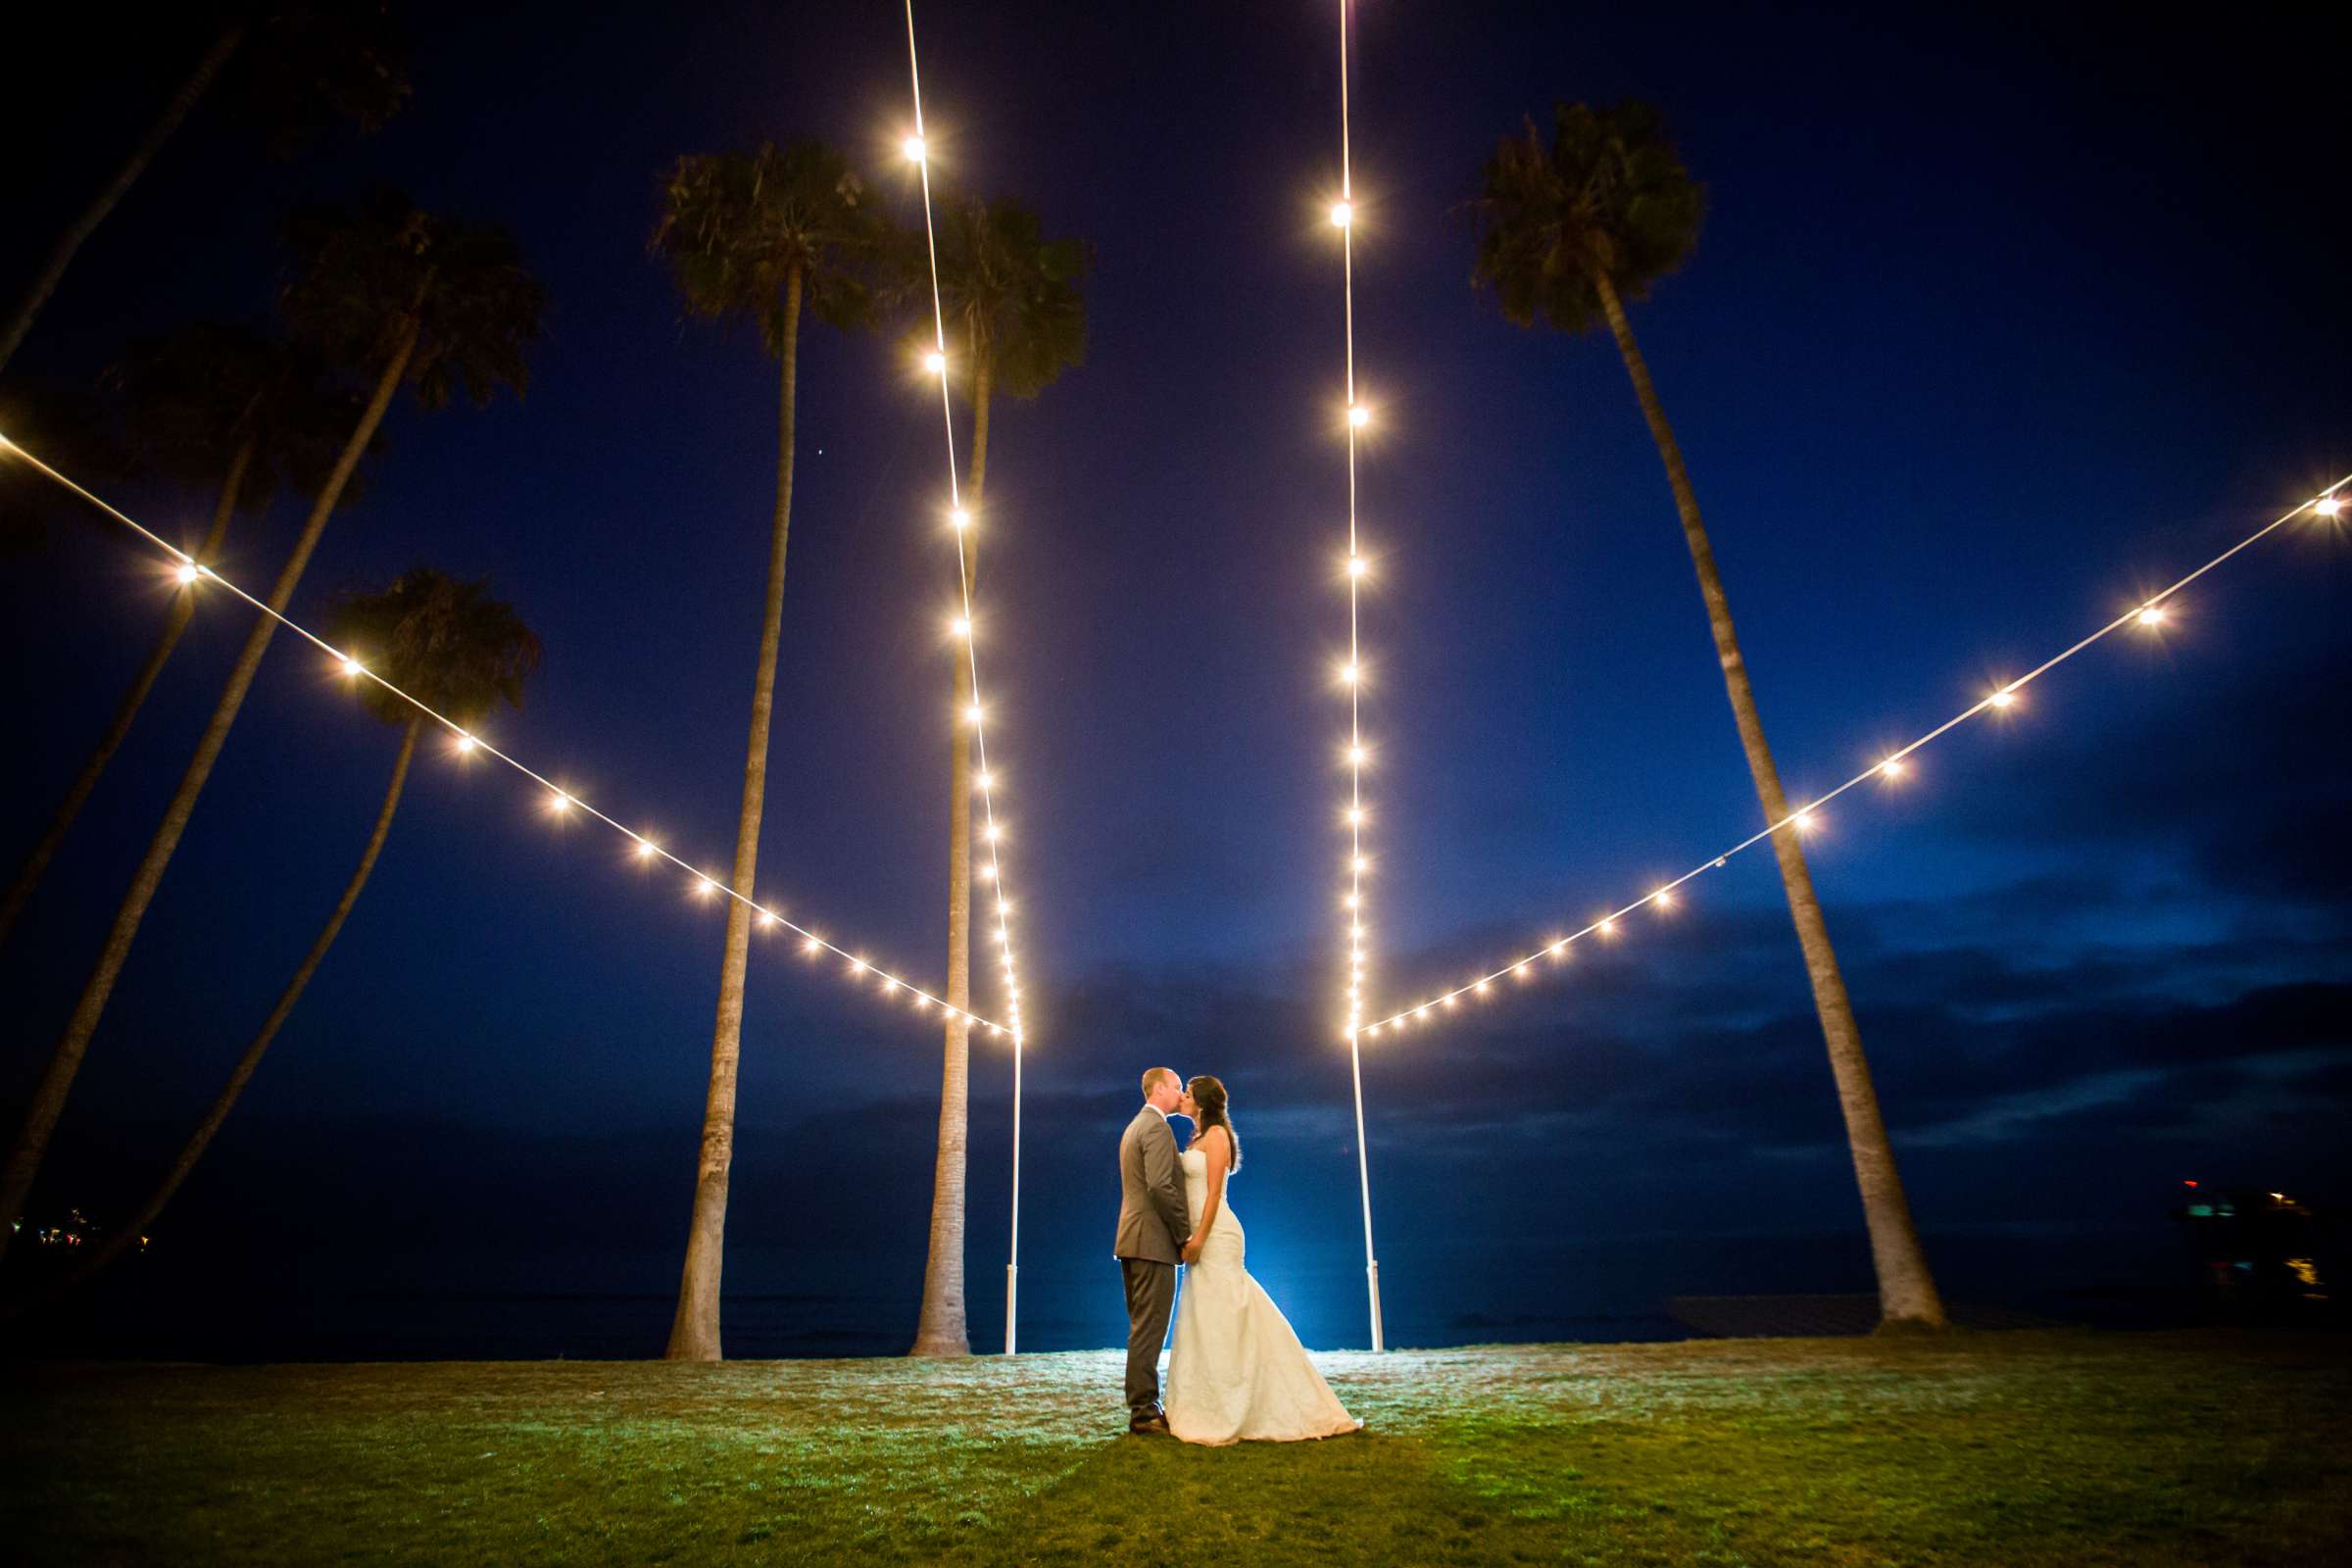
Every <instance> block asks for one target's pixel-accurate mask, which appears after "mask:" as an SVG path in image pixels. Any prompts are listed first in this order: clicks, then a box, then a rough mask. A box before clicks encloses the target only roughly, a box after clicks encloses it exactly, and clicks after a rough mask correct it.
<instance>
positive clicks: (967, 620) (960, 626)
mask: <svg viewBox="0 0 2352 1568" xmlns="http://www.w3.org/2000/svg"><path fill="white" fill-rule="evenodd" d="M948 630H950V631H952V632H954V633H955V634H956V636H958V637H969V636H970V635H971V634H972V621H971V617H970V616H969V615H957V616H956V618H955V619H954V620H951V621H949V622H948Z"/></svg>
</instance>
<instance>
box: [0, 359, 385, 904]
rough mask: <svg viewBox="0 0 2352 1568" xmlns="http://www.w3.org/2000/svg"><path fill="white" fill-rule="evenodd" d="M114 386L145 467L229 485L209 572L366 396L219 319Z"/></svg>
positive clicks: (13, 900)
mask: <svg viewBox="0 0 2352 1568" xmlns="http://www.w3.org/2000/svg"><path fill="white" fill-rule="evenodd" d="M107 380H108V381H109V382H110V383H111V384H112V385H113V386H114V387H115V388H116V389H117V390H119V391H120V393H121V394H122V396H123V401H124V402H125V403H126V404H127V405H128V409H129V415H130V422H131V425H132V428H133V430H134V432H135V448H136V456H137V459H138V460H140V461H141V466H144V467H145V468H147V469H148V470H150V471H153V472H158V473H160V474H161V475H162V476H164V477H165V478H168V479H171V480H172V481H174V482H177V483H181V484H186V485H191V486H193V485H197V484H218V485H219V487H220V492H219V499H218V500H217V501H216V502H215V503H214V506H213V521H212V526H211V528H210V529H209V530H207V531H206V533H205V536H204V542H203V543H201V544H199V545H198V546H197V547H196V549H195V551H194V552H193V555H194V557H195V560H196V561H197V562H198V563H199V564H205V565H210V564H213V563H214V562H215V561H217V560H219V559H220V554H221V542H222V540H223V539H224V538H225V537H226V535H227V532H228V523H229V518H230V516H231V515H233V514H234V513H236V512H238V511H240V510H244V511H252V512H258V511H262V510H265V509H267V508H268V506H269V504H270V497H271V496H272V494H273V493H274V491H275V489H276V484H277V480H278V478H279V476H280V475H281V474H292V475H296V476H298V482H299V480H300V479H305V478H307V479H312V480H315V479H316V478H317V477H318V475H319V473H320V472H322V471H323V470H325V469H326V467H327V466H328V465H329V463H331V459H332V454H333V452H334V450H335V449H336V448H339V447H340V446H341V445H342V443H343V439H344V436H345V434H346V433H347V432H348V431H349V430H350V428H351V422H352V420H353V418H355V417H357V414H358V410H359V399H358V398H357V397H355V396H353V395H351V394H350V393H349V391H348V390H346V389H345V388H342V387H339V386H336V385H335V384H333V382H332V381H331V380H330V379H329V378H328V377H327V375H326V374H325V368H324V367H323V366H321V365H320V364H319V361H318V359H317V358H316V357H315V356H313V355H308V354H305V353H303V352H302V351H300V350H298V349H296V348H294V347H293V346H291V345H288V344H283V343H277V342H272V341H271V340H270V339H268V338H266V337H264V336H262V335H261V334H260V333H257V332H254V331H251V330H249V329H247V328H244V327H236V326H221V325H217V324H213V323H209V322H207V323H200V324H198V325H195V326H190V327H186V328H183V329H182V330H180V331H178V332H175V333H173V334H172V336H170V337H168V338H165V339H162V340H160V341H156V340H149V341H145V342H141V343H138V344H134V345H133V347H132V350H131V353H130V355H129V356H128V357H127V359H126V360H125V361H124V363H123V365H121V366H119V367H117V368H115V369H114V370H112V371H110V372H109V374H108V376H107ZM195 609H196V590H195V589H194V588H193V587H182V588H180V589H179V591H178V592H177V593H176V594H175V595H174V596H173V598H172V608H171V610H170V611H169V612H168V613H166V614H165V616H164V626H163V630H162V631H161V632H160V633H159V634H158V636H157V637H156V642H155V647H154V648H153V649H152V650H151V651H150V652H149V653H148V655H147V661H146V662H145V663H143V664H142V665H140V666H139V670H138V673H137V674H135V675H133V676H132V677H131V682H130V687H129V689H128V690H126V691H125V692H124V693H123V699H122V701H121V702H120V703H119V704H118V705H117V706H116V709H115V716H114V719H113V721H112V722H111V723H109V724H108V725H107V728H106V732H105V733H104V734H103V735H101V736H100V737H99V738H98V744H97V746H96V747H95V748H93V749H92V751H91V753H90V756H89V760H87V761H85V762H84V763H83V764H82V768H81V772H80V773H79V774H78V775H77V776H76V777H75V778H74V780H73V784H72V786H71V787H69V788H68V789H67V791H66V796H65V799H64V800H62V801H61V802H59V803H58V807H57V809H56V811H55V812H53V813H52V814H51V816H50V818H49V823H48V826H47V827H45V828H44V829H43V830H42V833H41V836H40V838H39V840H38V841H37V842H35V843H34V845H33V847H32V849H31V851H30V853H28V854H27V855H26V856H25V861H24V864H23V865H22V866H21V867H19V869H18V871H17V876H16V880H15V881H13V882H12V883H10V884H9V888H8V892H7V894H6V896H5V898H0V942H6V941H7V940H8V935H9V933H10V931H12V930H13V929H14V928H15V926H16V923H17V917H18V916H19V915H20V914H22V913H23V912H24V910H25V904H26V902H27V901H28V900H29V899H30V898H31V896H32V890H33V888H34V887H35V886H36V885H38V883H39V882H40V879H41V876H42V873H43V872H45V871H46V870H47V869H48V866H49V861H50V859H51V858H53V857H55V855H56V854H57V850H58V846H59V845H60V844H61V843H63V842H64V840H65V836H66V832H67V830H68V829H69V828H71V827H72V826H73V819H74V818H75V817H76V816H77V815H79V814H80V811H81V809H82V807H83V806H84V805H86V804H87V803H88V801H89V798H90V792H91V791H92V790H94V789H96V788H97V786H98V779H99V776H100V775H101V774H103V773H104V772H105V771H106V766H107V763H108V762H109V761H111V760H113V759H114V755H115V753H116V752H117V751H118V750H119V749H120V748H121V747H122V745H123V740H124V738H125V737H126V736H128V735H129V733H130V726H131V721H132V720H133V719H135V718H136V717H138V713H139V709H140V707H141V706H142V705H144V704H145V702H146V701H147V694H148V693H149V692H150V691H152V690H153V689H154V687H155V682H156V677H158V676H159V675H161V674H162V673H163V670H164V665H165V663H166V662H168V661H169V660H170V659H171V657H172V649H173V648H175V647H177V646H178V643H179V638H180V634H181V633H182V632H183V631H185V630H186V629H187V626H188V621H189V618H190V617H191V616H192V615H193V614H194V613H195Z"/></svg>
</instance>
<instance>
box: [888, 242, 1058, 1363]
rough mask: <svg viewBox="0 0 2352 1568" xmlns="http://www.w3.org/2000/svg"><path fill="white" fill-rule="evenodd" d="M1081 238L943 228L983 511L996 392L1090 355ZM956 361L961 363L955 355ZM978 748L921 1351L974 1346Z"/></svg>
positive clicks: (947, 304) (968, 800) (966, 698)
mask: <svg viewBox="0 0 2352 1568" xmlns="http://www.w3.org/2000/svg"><path fill="white" fill-rule="evenodd" d="M1092 261H1093V256H1092V253H1091V252H1090V251H1089V249H1088V247H1087V246H1086V244H1085V242H1083V241H1081V240H1074V239H1054V240H1050V239H1047V238H1046V237H1045V225H1044V223H1043V222H1042V221H1040V220H1039V218H1038V216H1037V214H1036V213H1035V212H1033V211H1031V210H1030V209H1029V208H1026V207H1023V206H1021V205H1020V204H1019V203H1017V202H1011V201H995V202H989V201H981V200H978V199H973V200H968V201H963V202H958V203H956V205H955V206H953V207H952V208H950V210H949V212H948V215H947V221H945V222H944V223H943V224H942V225H941V227H940V231H939V286H940V303H941V306H942V309H943V311H944V313H945V315H946V318H947V323H946V324H947V333H948V350H949V355H950V360H951V363H952V364H954V365H955V368H956V384H957V385H958V386H959V387H960V388H961V389H962V390H963V392H964V394H965V396H966V397H968V398H969V399H970V401H971V407H972V462H971V482H970V484H969V485H967V486H966V487H965V491H964V495H965V499H966V503H967V506H968V508H969V510H971V511H972V512H973V513H975V514H977V513H978V512H979V510H980V504H981V500H982V497H983V495H984V493H985V491H986V489H987V485H988V416H989V401H990V399H991V398H992V397H993V396H994V395H995V394H996V393H998V392H1000V391H1002V392H1004V393H1005V394H1007V395H1009V396H1011V397H1015V398H1021V399H1028V398H1034V397H1036V396H1037V395H1038V394H1039V393H1041V392H1043V391H1044V390H1045V389H1046V388H1047V387H1048V386H1050V385H1052V384H1053V382H1054V380H1055V379H1056V378H1058V377H1059V376H1060V374H1061V372H1062V371H1064V370H1066V369H1070V368H1073V367H1075V366H1076V365H1078V364H1079V363H1080V362H1081V361H1082V360H1084V359H1085V357H1086V298H1085V294H1084V290H1083V285H1084V283H1085V279H1086V271H1087V268H1088V267H1089V266H1090V265H1091V264H1092ZM957 361H960V363H959V364H957V363H956V362H957ZM979 566H980V553H979V530H978V529H968V530H966V531H965V533H964V536H963V571H964V578H963V587H964V592H965V593H966V594H967V595H970V594H973V593H974V592H975V591H976V589H977V584H978V575H979ZM954 663H955V675H954V677H953V681H954V687H955V706H954V707H953V708H952V709H950V710H949V711H950V712H953V713H957V714H960V713H962V712H963V711H965V710H966V709H968V708H969V707H970V706H971V704H972V683H971V681H972V677H971V666H970V664H969V663H968V662H966V660H965V659H964V657H963V654H962V651H961V650H960V649H959V650H957V651H956V657H955V660H954ZM971 970H972V750H971V732H970V730H969V729H968V728H967V727H965V726H964V725H962V724H960V723H958V724H957V725H956V727H955V729H954V731H953V733H952V739H951V740H950V741H949V743H948V1001H949V1003H950V1005H952V1007H953V1008H954V1009H955V1010H953V1011H951V1012H950V1013H949V1014H948V1021H947V1031H946V1033H947V1045H946V1053H945V1056H946V1059H945V1062H944V1065H943V1066H942V1068H941V1072H940V1089H939V1153H938V1158H937V1161H936V1163H935V1165H934V1167H933V1172H932V1180H931V1240H930V1249H929V1251H928V1253H927V1254H926V1256H925V1259H924V1263H923V1303H922V1309H921V1312H920V1314H919V1316H918V1317H917V1318H916V1321H915V1333H914V1346H913V1348H912V1350H911V1351H910V1352H909V1353H911V1354H914V1355H969V1354H970V1353H971V1339H970V1336H969V1334H968V1333H967V1332H966V1330H965V1327H964V1310H963V1222H964V1175H965V1157H966V1151H967V1144H968V1139H969V1125H970V1095H971V1025H970V1023H969V1022H968V1021H967V1020H966V1019H965V1017H964V1016H963V1015H964V1013H965V1012H966V1011H967V1010H968V1009H969V1008H970V1007H971V1005H972V996H971V990H972V988H971Z"/></svg>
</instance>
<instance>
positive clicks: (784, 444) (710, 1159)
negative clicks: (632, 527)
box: [652, 141, 887, 1361]
mask: <svg viewBox="0 0 2352 1568" xmlns="http://www.w3.org/2000/svg"><path fill="white" fill-rule="evenodd" d="M886 235H887V230H886V228H885V225H884V221H883V219H882V217H881V215H880V214H878V213H876V212H875V211H874V210H873V208H872V206H871V205H870V204H869V203H868V202H867V201H866V199H865V187H864V184H863V182H862V181H860V180H859V179H858V175H857V173H856V172H854V171H853V170H852V169H851V168H850V165H849V161H848V160H847V159H845V158H844V157H843V156H842V155H841V154H840V153H838V152H836V151H834V150H833V149H832V148H830V147H827V146H824V145H822V144H820V143H817V142H810V141H800V142H793V143H790V144H788V145H786V146H783V147H777V146H775V145H773V144H772V143H771V144H766V145H763V146H761V147H760V148H759V149H757V150H756V151H753V152H748V153H712V154H702V155H698V156H694V157H688V158H681V159H679V160H678V162H677V164H676V166H675V167H674V168H672V169H671V170H670V172H669V173H668V175H667V176H666V178H665V180H664V181H663V187H662V219H661V221H660V223H659V224H658V226H657V227H656V228H655V230H654V235H653V240H652V247H653V249H654V251H655V252H656V253H657V254H659V255H661V256H662V257H664V258H666V259H667V260H668V262H669V265H670V271H671V273H672V275H673V276H674V277H675V279H676V281H677V287H678V294H679V296H680V298H681V299H682V300H683V301H684V303H685V306H686V309H687V311H688V312H689V313H691V314H693V315H696V316H708V317H719V318H726V317H743V318H747V319H750V320H751V321H752V322H753V323H754V324H755V325H757V326H758V328H759V330H760V341H761V342H762V343H763V344H764V345H765V347H766V349H767V352H768V353H770V354H772V355H774V356H775V357H776V360H777V362H778V364H779V366H780V368H781V378H782V389H781V394H780V398H779V403H780V412H779V414H778V417H777V437H776V506H775V514H774V519H773V525H772V527H771V528H770V530H769V536H768V551H767V596H766V601H765V604H764V607H763V609H762V612H761V617H760V662H759V664H758V666H757V667H756V668H755V670H754V671H753V678H752V723H751V738H750V742H749V744H748V746H747V747H746V749H745V756H744V764H743V805H742V809H741V811H740V812H739V813H738V815H737V817H736V823H735V868H734V873H733V878H732V880H731V881H730V883H729V886H731V887H732V888H733V889H734V890H735V892H736V894H737V895H738V896H739V899H749V898H751V897H752V896H753V891H752V890H753V879H754V876H755V874H756V873H757V871H758V868H759V858H760V815H761V812H762V810H763V809H764V808H765V804H766V800H767V736H768V722H769V717H770V714H771V712H772V711H773V710H774V707H775V690H776V649H777V645H778V643H779V642H780V640H781V639H782V636H783V628H784V551H785V545H786V543H787V541H788V540H789V538H790V536H791V530H792V467H793V438H794V437H793V420H794V409H795V406H796V400H797V397H798V387H799V380H800V352H801V347H800V346H801V312H802V311H803V310H804V309H806V310H809V311H810V312H813V313H814V314H815V316H816V318H817V319H818V320H821V321H825V322H828V323H830V324H831V325H834V326H837V327H845V328H846V327H852V326H858V325H860V324H863V323H865V322H866V321H867V320H868V319H870V314H871V301H872V295H871V289H870V287H869V281H868V278H867V275H866V273H867V269H868V268H869V266H870V265H871V264H872V263H873V261H874V260H875V259H876V258H877V257H878V256H879V255H881V254H882V253H883V249H884V245H885V241H886ZM751 936H752V924H751V910H750V908H749V907H746V906H745V905H744V904H743V903H741V902H738V900H729V901H728V905H727V934H726V941H725V946H724V948H723V949H722V951H721V955H720V958H719V968H718V1011H717V1017H716V1019H715V1021H714V1022H713V1023H712V1025H711V1084H710V1090H709V1093H708V1095H707V1096H706V1098H705V1102H704V1108H703V1142H702V1149H701V1152H700V1154H699V1156H698V1158H697V1161H696V1166H695V1182H694V1209H693V1216H692V1219H691V1221H690V1222H689V1226H688V1230H687V1234H686V1260H685V1264H684V1267H683V1269H682V1270H681V1274H680V1279H679V1284H678V1310H677V1315H676V1317H675V1318H674V1319H673V1320H672V1322H671V1324H670V1330H669V1348H668V1351H667V1353H668V1355H669V1357H670V1358H671V1359H672V1360H684V1361H715V1360H717V1359H718V1358H719V1340H718V1286H719V1268H720V1264H721V1262H722V1261H723V1257H724V1253H725V1244H726V1227H727V1174H728V1171H729V1170H730V1168H731V1167H732V1166H733V1163H734V1157H735V1074H736V1066H737V1062H738V1060H739V1058H740V1056H741V1054H742V1045H743V980H744V971H745V968H746V967H747V966H748V964H749V962H750V956H751Z"/></svg>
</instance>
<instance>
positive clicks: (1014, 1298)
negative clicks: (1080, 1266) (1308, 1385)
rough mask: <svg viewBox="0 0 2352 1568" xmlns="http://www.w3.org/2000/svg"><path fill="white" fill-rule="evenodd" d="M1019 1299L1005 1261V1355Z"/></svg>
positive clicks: (1017, 1274)
mask: <svg viewBox="0 0 2352 1568" xmlns="http://www.w3.org/2000/svg"><path fill="white" fill-rule="evenodd" d="M1020 1299H1021V1266H1020V1264H1018V1263H1007V1264H1005V1354H1006V1355H1010V1354H1012V1344H1013V1334H1012V1330H1013V1325H1014V1323H1016V1322H1017V1321H1018V1318H1017V1317H1016V1316H1015V1314H1016V1313H1017V1312H1018V1311H1019V1309H1020ZM1372 1320H1373V1321H1374V1322H1375V1323H1377V1322H1379V1321H1380V1306H1379V1303H1378V1301H1377V1300H1375V1302H1374V1304H1373V1307H1372ZM1373 1332H1374V1333H1375V1334H1377V1333H1379V1332H1380V1331H1379V1330H1378V1329H1375V1330H1373Z"/></svg>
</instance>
